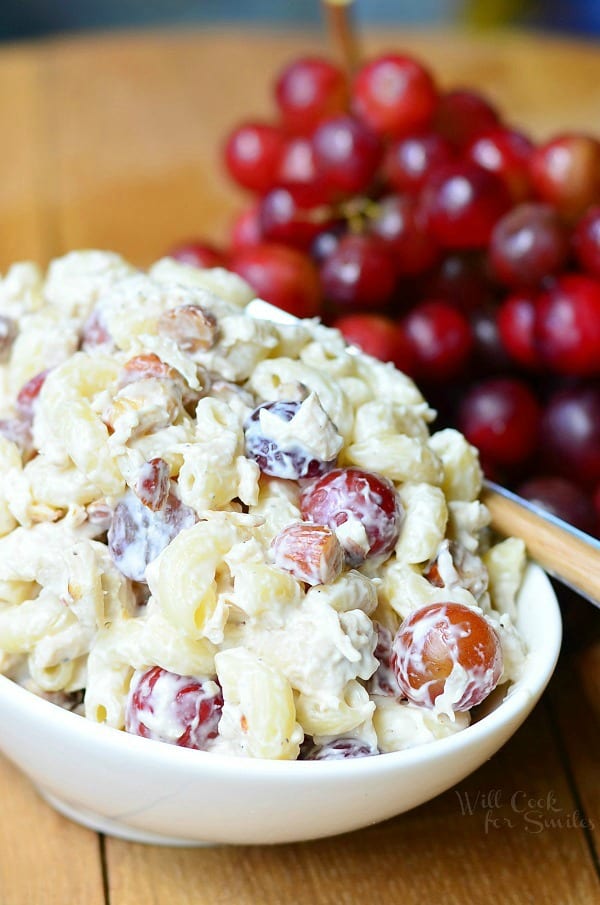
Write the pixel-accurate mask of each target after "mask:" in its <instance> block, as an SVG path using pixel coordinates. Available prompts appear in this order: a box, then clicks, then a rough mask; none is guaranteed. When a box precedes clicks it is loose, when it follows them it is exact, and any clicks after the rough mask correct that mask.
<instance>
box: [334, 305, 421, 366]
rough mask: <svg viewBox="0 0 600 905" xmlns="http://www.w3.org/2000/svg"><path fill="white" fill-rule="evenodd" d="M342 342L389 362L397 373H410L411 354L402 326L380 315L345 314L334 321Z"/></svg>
mask: <svg viewBox="0 0 600 905" xmlns="http://www.w3.org/2000/svg"><path fill="white" fill-rule="evenodd" d="M332 326H333V327H336V328H337V329H338V330H340V331H341V332H342V334H343V335H344V339H345V340H346V341H347V342H349V343H351V344H353V345H355V346H358V347H359V348H360V349H362V351H363V352H366V353H367V355H373V356H374V357H375V358H379V359H380V360H381V361H391V362H393V363H394V365H395V366H396V367H397V368H398V370H400V371H404V372H405V373H407V374H412V373H413V371H414V367H415V361H414V352H413V349H412V346H411V344H410V343H409V341H408V339H407V338H406V335H405V333H404V330H403V329H402V327H401V325H400V324H398V323H397V322H396V321H393V320H392V319H391V318H389V317H386V316H385V315H383V314H367V313H364V314H346V315H344V316H343V317H338V318H337V319H336V320H334V321H333V324H332Z"/></svg>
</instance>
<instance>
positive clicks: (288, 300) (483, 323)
mask: <svg viewBox="0 0 600 905" xmlns="http://www.w3.org/2000/svg"><path fill="white" fill-rule="evenodd" d="M275 100H276V105H277V111H278V117H277V121H276V123H275V124H270V123H265V122H258V121H248V122H246V123H243V124H242V125H240V126H238V127H237V128H236V129H235V130H234V131H233V132H232V133H231V135H230V136H229V138H228V139H227V141H226V144H225V150H224V156H225V163H226V166H227V168H228V171H229V173H230V174H231V176H232V177H233V179H234V180H235V181H236V183H237V184H238V185H239V186H241V187H243V188H244V189H246V190H248V191H249V192H251V193H253V195H254V198H253V201H252V203H251V204H250V206H249V207H248V208H247V209H246V210H245V211H243V212H242V213H241V214H240V216H239V217H238V218H237V220H236V221H235V224H234V226H233V229H232V233H231V245H230V248H229V249H228V250H227V251H225V250H221V249H218V248H216V247H215V246H214V245H211V244H210V243H205V242H190V243H187V244H185V245H180V246H178V247H177V248H176V249H173V251H172V254H174V256H175V257H177V258H179V259H181V260H184V261H187V262H188V263H191V264H196V265H198V266H204V267H206V266H221V265H222V266H226V267H229V268H230V269H232V270H234V271H236V272H237V273H239V274H240V275H241V276H243V277H244V278H245V279H246V280H247V281H248V282H249V283H250V284H251V285H252V286H253V287H254V289H255V290H256V292H257V294H259V295H260V296H261V297H262V298H264V299H266V300H267V301H270V302H271V303H273V304H274V305H278V306H279V307H281V308H284V309H285V310H287V311H290V312H291V313H292V314H295V315H297V316H299V317H313V316H319V317H321V318H322V319H323V320H324V321H325V322H326V323H329V324H332V325H333V326H336V327H338V328H339V329H340V330H341V331H342V333H343V334H344V335H345V336H346V338H347V339H348V340H349V341H350V342H352V343H355V344H356V345H358V346H360V347H361V348H363V349H364V350H365V351H366V352H369V353H371V354H372V355H375V356H377V357H379V358H381V359H383V360H386V361H393V362H394V363H395V364H396V365H397V366H398V367H399V368H400V369H402V370H403V371H405V372H407V373H408V374H410V375H411V376H412V377H414V378H415V379H416V381H417V382H418V383H419V385H420V386H421V387H422V388H423V390H424V392H425V394H426V396H427V398H428V399H429V400H430V401H431V402H432V404H433V405H434V406H435V407H436V408H437V409H438V412H439V416H438V422H437V424H436V427H437V426H440V427H441V426H445V425H456V426H458V427H459V429H460V430H462V431H463V433H465V434H466V436H467V438H468V439H469V440H470V441H471V442H472V443H473V444H474V445H476V446H477V447H478V448H479V450H480V453H481V458H482V463H483V465H484V469H485V471H486V473H487V474H488V475H489V476H490V477H493V478H495V479H497V480H499V481H501V482H504V483H508V484H510V485H511V486H513V487H516V489H517V490H518V491H519V492H520V493H522V494H523V495H524V496H527V497H528V498H530V499H533V500H535V501H537V502H538V503H540V504H542V505H543V506H545V507H546V508H549V509H550V510H552V511H554V512H555V513H556V514H558V515H560V516H562V517H563V518H566V519H567V520H569V521H571V522H572V523H573V524H575V525H577V526H579V527H580V528H582V529H583V530H586V531H589V532H591V533H598V525H599V523H600V380H599V379H598V378H599V377H600V141H599V140H598V139H597V138H595V137H594V136H592V135H587V134H583V133H575V132H569V133H563V134H561V135H558V136H556V137H554V138H551V139H550V140H548V141H544V142H543V143H541V144H535V143H534V142H533V141H532V140H531V139H530V138H529V137H528V136H527V135H526V134H525V133H524V132H522V131H520V130H519V129H515V128H513V127H512V126H509V125H508V124H507V123H506V122H505V121H504V120H503V118H502V116H501V114H500V112H499V111H498V110H497V109H496V108H495V107H494V105H493V104H491V103H490V101H489V100H488V99H487V98H486V97H484V96H482V95H481V94H479V93H476V92H474V91H470V90H452V91H443V90H441V88H440V87H439V86H438V85H437V84H436V82H435V80H434V78H433V77H432V75H431V73H430V72H429V71H428V69H427V68H426V67H425V66H423V65H422V64H421V63H420V62H418V61H417V60H415V59H413V58H412V57H410V56H406V55H404V54H397V53H390V54H386V55H384V56H380V57H378V58H377V59H375V60H373V61H372V62H368V63H366V64H365V65H364V66H362V68H361V69H359V71H358V72H357V73H356V74H355V76H354V77H353V78H352V79H349V78H348V77H347V76H346V74H345V73H344V71H343V70H342V69H341V68H339V67H338V66H336V65H335V64H334V63H332V62H329V61H327V60H325V59H321V58H317V57H303V58H300V59H298V60H296V61H294V62H292V63H291V64H290V65H289V66H287V67H286V68H285V69H284V71H283V72H282V73H281V74H280V76H279V78H278V79H277V82H276V85H275Z"/></svg>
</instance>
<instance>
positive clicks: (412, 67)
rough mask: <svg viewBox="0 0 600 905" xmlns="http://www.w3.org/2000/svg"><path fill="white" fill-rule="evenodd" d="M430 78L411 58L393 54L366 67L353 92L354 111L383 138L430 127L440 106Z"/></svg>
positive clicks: (361, 70) (359, 75)
mask: <svg viewBox="0 0 600 905" xmlns="http://www.w3.org/2000/svg"><path fill="white" fill-rule="evenodd" d="M437 98H438V95H437V89H436V86H435V82H434V81H433V78H432V76H431V74H430V73H429V72H428V70H427V69H425V67H424V66H422V65H421V63H419V62H417V60H414V59H413V58H412V57H409V56H404V55H401V54H395V53H390V54H386V55H385V56H381V57H378V58H377V59H376V60H373V61H371V62H370V63H366V64H365V65H364V66H363V67H362V68H361V69H360V70H359V71H358V73H357V75H356V78H355V80H354V85H353V89H352V109H353V111H354V112H355V113H356V115H357V116H359V117H360V118H361V119H362V120H363V121H364V122H366V123H367V124H368V125H369V126H370V127H371V129H373V130H374V131H375V132H377V133H378V134H380V135H385V136H394V137H395V136H398V135H406V134H407V133H409V132H414V131H417V130H419V129H423V128H425V127H427V126H428V125H429V123H430V121H431V118H432V116H433V112H434V110H435V107H436V103H437Z"/></svg>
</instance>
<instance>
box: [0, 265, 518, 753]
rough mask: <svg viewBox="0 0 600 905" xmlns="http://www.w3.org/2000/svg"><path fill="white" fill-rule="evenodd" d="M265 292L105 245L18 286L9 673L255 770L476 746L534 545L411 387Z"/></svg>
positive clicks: (6, 384)
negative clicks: (262, 303) (455, 740)
mask: <svg viewBox="0 0 600 905" xmlns="http://www.w3.org/2000/svg"><path fill="white" fill-rule="evenodd" d="M252 300H253V292H252V290H251V289H250V288H249V287H248V285H247V284H246V283H245V282H244V281H242V280H241V279H240V278H239V277H237V276H236V275H234V274H232V273H228V272H227V271H225V270H221V269H213V270H199V269H196V268H193V267H189V266H187V265H184V264H180V263H177V262H175V261H173V260H171V259H163V260H161V261H158V262H157V263H156V264H154V265H153V266H152V267H151V268H150V269H149V270H148V272H141V271H138V270H136V269H135V268H134V267H132V266H131V265H129V264H128V263H127V262H125V261H124V260H123V259H122V258H121V257H119V256H118V255H116V254H113V253H109V252H101V251H83V252H73V253H71V254H68V255H66V256H65V257H62V258H59V259H56V260H54V261H53V262H52V263H51V264H50V266H49V268H48V270H47V272H46V273H45V274H43V273H42V272H41V271H40V270H39V269H38V268H37V267H36V266H35V265H33V264H29V263H22V264H16V265H13V267H11V268H10V270H9V271H8V272H7V274H6V275H5V276H4V278H3V279H1V280H0V462H1V468H0V671H1V672H3V673H4V674H5V675H7V676H8V677H10V678H11V679H13V680H14V681H16V682H18V683H20V684H21V685H23V686H25V687H26V688H28V689H30V690H31V691H32V692H35V693H36V694H39V695H42V696H44V697H46V698H48V699H49V700H51V701H53V702H55V703H56V704H59V705H60V706H63V707H67V708H70V709H72V710H75V711H76V712H78V713H81V714H83V715H85V717H87V718H88V719H90V720H94V721H96V722H100V723H105V724H107V725H108V726H111V727H114V728H116V729H123V730H126V731H128V732H132V733H136V734H138V735H142V736H145V737H148V738H153V739H158V740H161V741H164V742H170V743H172V744H177V745H180V746H185V747H190V748H196V749H200V750H208V751H213V752H222V753H228V754H235V755H241V756H247V757H262V758H278V759H291V760H294V759H298V758H300V759H327V758H338V757H351V756H362V755H371V754H377V753H385V752H390V751H397V750H401V749H403V748H406V747H410V746H413V745H416V744H421V743H424V742H429V741H432V740H434V739H437V738H440V737H443V736H446V735H449V734H451V733H454V732H457V731H460V730H461V729H463V728H465V727H466V726H467V725H468V724H469V721H470V719H471V711H472V709H473V707H476V706H477V705H478V704H479V703H481V701H482V700H484V698H485V697H487V695H488V694H489V693H490V692H491V691H492V690H493V689H494V688H495V687H496V686H497V685H499V684H500V685H501V684H503V683H509V682H511V681H514V680H516V679H517V678H518V676H519V672H520V669H521V667H522V663H523V660H524V657H525V655H526V652H525V650H524V648H523V644H522V642H521V640H520V638H519V636H518V634H517V631H516V629H515V627H514V624H513V620H514V617H515V599H516V595H517V592H518V589H519V585H520V582H521V578H522V573H523V569H524V566H525V550H524V546H523V544H522V542H521V541H519V540H516V539H514V538H509V539H507V540H503V541H501V542H499V543H496V542H494V540H493V538H492V537H491V536H490V533H489V529H488V527H487V526H488V523H489V517H488V513H487V511H486V509H485V507H484V506H483V505H482V504H481V503H480V502H479V501H478V496H479V493H480V489H481V481H482V474H481V470H480V467H479V462H478V458H477V454H476V451H475V450H474V449H473V448H472V447H471V446H470V445H469V444H468V443H467V442H466V440H465V439H464V437H462V435H461V434H459V433H458V432H457V431H455V430H451V429H446V430H440V431H437V432H434V433H431V431H430V428H429V425H430V423H431V421H432V420H433V417H434V414H435V413H434V412H432V411H431V409H430V408H429V407H428V405H427V403H426V401H425V400H424V399H423V397H422V395H421V393H420V392H419V390H418V389H417V387H416V386H415V384H414V383H413V382H412V381H411V380H410V379H409V378H408V377H407V376H405V375H404V374H402V373H400V372H398V371H397V370H395V369H394V367H393V366H392V365H390V364H383V363H381V362H379V361H377V360H376V359H373V358H370V357H369V356H367V355H363V354H361V353H357V352H356V350H353V349H349V348H348V347H347V346H346V344H345V342H344V341H343V339H342V337H341V335H340V334H339V333H338V332H337V331H336V330H333V329H330V328H327V327H325V326H323V325H322V324H320V323H319V322H318V321H292V322H289V323H286V322H282V323H279V322H275V321H272V320H269V319H263V318H261V317H257V316H255V315H253V314H252V310H253V309H252V306H250V309H249V308H248V306H249V303H251V302H252Z"/></svg>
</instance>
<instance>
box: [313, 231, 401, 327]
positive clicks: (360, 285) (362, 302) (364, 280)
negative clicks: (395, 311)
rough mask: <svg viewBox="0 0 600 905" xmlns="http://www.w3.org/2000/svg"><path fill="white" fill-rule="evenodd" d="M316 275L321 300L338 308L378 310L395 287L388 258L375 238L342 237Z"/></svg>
mask: <svg viewBox="0 0 600 905" xmlns="http://www.w3.org/2000/svg"><path fill="white" fill-rule="evenodd" d="M320 272H321V284H322V286H323V293H324V295H325V297H326V298H327V299H329V301H330V302H333V303H334V304H335V305H336V306H339V307H340V308H353V309H356V308H379V307H381V306H382V305H384V304H385V303H386V302H387V301H389V299H390V298H391V295H392V293H393V291H394V288H395V286H396V269H395V267H394V262H393V259H392V255H391V254H390V251H389V250H388V248H387V246H386V244H385V242H383V241H382V240H381V239H380V238H378V237H377V236H369V235H354V234H349V235H347V236H343V238H341V239H340V241H339V243H338V245H337V247H336V248H335V249H334V251H333V252H332V253H331V254H330V255H329V257H328V258H326V259H325V261H324V262H323V263H322V264H321V271H320Z"/></svg>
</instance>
